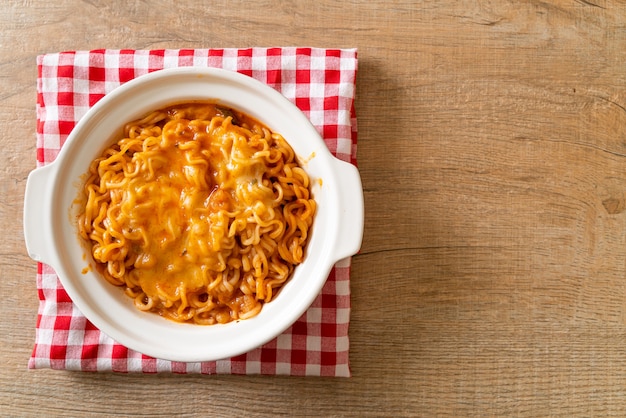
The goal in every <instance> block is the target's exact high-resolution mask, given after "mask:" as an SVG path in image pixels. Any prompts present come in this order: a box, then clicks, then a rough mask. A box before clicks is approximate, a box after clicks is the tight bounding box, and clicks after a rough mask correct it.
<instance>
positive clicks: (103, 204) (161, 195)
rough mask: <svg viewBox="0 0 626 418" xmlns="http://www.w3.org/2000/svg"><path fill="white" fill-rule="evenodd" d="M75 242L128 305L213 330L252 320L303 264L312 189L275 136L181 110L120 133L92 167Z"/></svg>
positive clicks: (232, 116)
mask: <svg viewBox="0 0 626 418" xmlns="http://www.w3.org/2000/svg"><path fill="white" fill-rule="evenodd" d="M84 194H85V201H86V203H85V206H84V212H82V213H81V214H80V215H79V219H78V221H79V222H78V224H79V231H80V234H81V236H82V237H83V238H84V239H85V240H87V242H88V243H89V244H90V247H91V253H92V256H93V259H94V261H95V262H96V266H97V268H98V270H99V271H100V272H101V273H102V275H103V276H104V277H105V278H106V279H107V280H108V281H109V282H110V283H112V284H114V285H117V286H121V287H123V288H124V289H125V292H126V294H127V295H128V296H129V297H131V298H133V299H134V303H135V306H136V307H137V308H139V309H141V310H144V311H151V312H156V313H158V314H159V315H162V316H164V317H166V318H168V319H171V320H174V321H178V322H191V323H196V324H203V325H210V324H215V323H227V322H230V321H234V320H239V319H246V318H250V317H253V316H255V315H257V314H258V313H259V312H260V310H261V308H262V306H263V304H264V303H267V302H270V301H271V300H272V298H273V297H274V296H275V295H276V293H277V291H278V290H279V289H280V288H281V286H282V285H283V284H284V283H285V282H286V281H287V280H288V278H289V277H290V275H291V274H292V272H293V269H294V267H295V266H296V265H298V264H299V263H301V262H302V261H303V258H304V256H305V247H306V243H307V240H308V237H309V230H310V227H311V225H312V222H313V218H314V214H315V209H316V206H315V201H314V200H313V199H312V197H311V192H310V181H309V177H308V175H307V174H306V172H305V171H304V170H303V169H302V167H301V166H300V165H299V164H298V162H297V161H296V158H295V155H294V151H293V150H292V148H291V147H290V146H289V144H288V143H287V142H286V141H285V139H284V138H283V137H282V136H281V135H280V134H278V133H274V132H271V131H270V130H269V129H268V128H267V127H265V126H263V125H262V124H260V123H259V122H257V121H256V120H254V119H252V118H249V117H247V116H246V115H244V114H241V113H239V112H237V111H235V110H232V109H226V108H223V107H220V106H218V105H215V104H211V103H186V104H181V105H175V106H171V107H168V108H165V109H160V110H157V111H155V112H152V113H150V114H148V115H147V116H146V117H144V118H143V119H141V120H138V121H134V122H132V123H129V124H128V125H126V127H125V128H124V135H123V137H122V138H121V139H119V140H117V142H115V143H114V144H113V145H111V146H110V147H108V148H107V149H106V150H104V152H103V153H102V154H101V156H100V157H98V158H96V159H95V160H94V161H93V162H92V164H91V166H90V168H89V173H88V178H87V180H86V183H85V187H84Z"/></svg>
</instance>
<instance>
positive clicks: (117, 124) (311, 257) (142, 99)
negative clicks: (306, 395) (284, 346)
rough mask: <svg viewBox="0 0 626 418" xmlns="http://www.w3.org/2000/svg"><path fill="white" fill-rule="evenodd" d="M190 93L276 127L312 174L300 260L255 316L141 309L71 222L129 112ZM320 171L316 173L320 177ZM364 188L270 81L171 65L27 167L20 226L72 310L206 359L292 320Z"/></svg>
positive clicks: (334, 253) (98, 110)
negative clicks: (205, 322)
mask: <svg viewBox="0 0 626 418" xmlns="http://www.w3.org/2000/svg"><path fill="white" fill-rule="evenodd" d="M189 100H217V101H218V102H219V103H221V104H223V105H226V106H230V107H233V108H236V109H238V110H241V111H243V112H244V113H247V114H249V115H251V116H252V117H254V118H256V119H258V120H259V121H261V122H263V123H264V124H266V125H267V126H268V127H269V128H270V129H272V130H273V131H275V132H279V133H281V134H282V135H283V136H284V137H285V139H286V140H287V141H288V142H289V143H290V145H291V146H292V147H293V149H294V151H295V152H296V154H297V155H298V156H300V157H301V158H303V159H304V160H305V163H304V168H305V170H306V171H307V172H308V174H309V176H310V177H311V178H312V180H313V185H314V186H313V190H312V192H313V197H314V198H315V200H316V202H317V213H316V217H315V220H314V223H313V227H312V231H311V236H310V241H309V243H308V247H307V250H306V251H307V254H306V259H305V261H304V262H303V263H302V264H301V265H299V266H298V267H297V268H296V269H295V271H294V274H293V276H292V277H291V279H290V280H289V282H288V283H287V284H286V285H285V286H284V287H283V289H282V290H281V292H280V293H279V295H278V296H277V297H276V299H274V300H273V301H272V302H270V303H268V304H266V305H265V306H264V308H263V309H262V311H261V313H260V314H259V315H257V316H256V317H254V318H251V319H248V320H243V321H238V322H234V323H229V324H224V325H211V326H199V325H191V324H180V323H175V322H173V321H169V320H166V319H163V318H161V317H160V316H158V315H155V314H152V313H145V312H140V311H139V310H137V309H136V308H135V307H134V306H133V301H132V299H130V298H128V297H127V296H125V295H124V293H123V291H122V289H120V288H117V287H115V286H112V285H110V284H109V283H107V282H106V281H105V280H104V279H103V278H102V277H100V276H99V275H98V273H97V272H95V269H93V268H92V269H90V271H89V272H88V273H86V274H84V273H83V270H84V269H85V267H86V266H87V265H88V264H89V263H90V262H91V263H93V260H92V258H91V255H90V254H89V251H88V250H87V249H86V246H85V245H84V243H81V241H80V238H79V236H78V231H77V226H76V222H75V218H76V214H77V213H78V210H77V207H76V205H75V204H74V201H75V199H76V198H77V197H78V196H79V193H80V188H81V187H82V185H81V181H80V179H81V177H82V176H83V175H84V174H85V173H86V172H87V171H88V167H89V164H90V162H91V161H92V160H93V159H94V158H96V157H97V156H98V155H100V153H101V152H102V150H103V149H104V148H105V146H106V145H107V144H109V143H111V142H112V141H113V137H114V136H115V134H117V133H119V132H120V129H121V127H122V126H123V125H124V124H125V123H126V122H129V121H132V120H134V119H137V118H139V117H141V116H142V115H144V114H146V113H147V112H149V111H151V110H154V109H158V108H162V107H165V106H167V105H171V104H173V103H176V102H181V101H189ZM318 179H321V181H318ZM363 218H364V216H363V191H362V186H361V180H360V177H359V173H358V171H357V169H356V168H355V167H354V166H353V165H351V164H349V163H346V162H344V161H341V160H339V159H337V158H335V157H333V156H332V155H331V154H330V152H329V151H328V149H327V147H326V145H325V144H324V142H323V140H322V139H321V137H320V135H319V134H318V132H317V131H316V129H315V128H314V127H313V126H312V125H311V123H310V122H309V120H308V119H307V118H306V116H305V115H304V114H303V113H302V112H301V111H300V110H299V109H298V108H297V107H296V106H295V105H293V104H292V103H291V102H290V101H289V100H287V99H286V98H285V97H284V96H282V95H281V94H279V93H278V92H277V91H275V90H274V89H272V88H270V87H268V86H266V85H265V84H263V83H260V82H258V81H256V80H254V79H252V78H250V77H247V76H244V75H241V74H238V73H235V72H231V71H226V70H220V69H207V68H192V67H187V68H177V69H169V70H161V71H156V72H153V73H150V74H147V75H144V76H141V77H138V78H136V79H135V80H132V81H130V82H128V83H126V84H124V85H123V86H121V87H119V88H117V89H115V90H114V91H112V92H111V93H109V94H108V95H106V96H105V97H104V98H103V99H102V100H100V101H99V102H98V103H97V104H96V105H95V106H93V108H91V109H90V110H89V111H88V112H87V113H86V115H85V116H84V117H83V118H82V119H81V120H80V121H79V123H78V124H77V125H76V127H75V128H74V130H73V131H72V133H71V134H70V136H69V137H68V139H67V141H66V143H65V144H64V146H63V148H62V150H61V152H60V153H59V155H58V157H57V159H56V160H55V161H54V162H53V163H52V164H49V165H48V166H45V167H42V168H38V169H35V170H33V171H32V172H31V173H30V175H29V177H28V181H27V184H26V192H25V199H24V235H25V241H26V246H27V249H28V253H29V255H30V256H31V257H32V258H33V259H34V260H37V261H41V262H43V263H46V264H48V265H50V266H51V267H52V268H53V269H54V270H55V271H56V273H57V274H58V276H59V279H60V280H61V283H62V284H63V287H64V288H65V290H66V291H67V293H68V294H69V296H70V297H71V298H72V301H73V302H74V303H75V304H76V306H77V307H78V308H79V309H80V311H81V312H82V313H83V314H84V315H85V316H86V317H87V318H88V319H89V320H90V321H91V322H92V323H93V324H94V325H95V326H97V327H98V328H99V329H100V330H101V331H103V332H104V333H106V334H107V335H109V336H110V337H112V338H113V339H115V340H116V341H118V342H119V343H121V344H123V345H125V346H126V347H128V348H131V349H133V350H136V351H138V352H141V353H143V354H146V355H149V356H152V357H156V358H161V359H167V360H174V361H185V362H191V361H209V360H218V359H223V358H228V357H232V356H235V355H238V354H242V353H245V352H247V351H250V350H252V349H254V348H256V347H259V346H261V345H262V344H264V343H266V342H268V341H270V340H271V339H273V338H275V337H276V336H278V335H279V334H280V333H282V332H283V331H284V330H285V329H287V328H288V327H289V326H290V325H291V324H293V323H294V322H295V321H296V320H297V319H298V318H299V317H300V316H301V315H302V314H303V313H304V312H305V311H306V309H307V308H308V307H309V306H310V305H311V303H312V302H313V301H314V299H315V297H316V296H317V295H318V294H319V293H320V291H321V289H322V286H323V285H324V283H325V281H326V278H327V276H328V274H329V272H330V270H331V268H332V267H333V265H334V264H335V263H336V262H337V261H339V260H341V259H343V258H345V257H348V256H351V255H353V254H355V253H356V252H357V251H358V249H359V248H360V245H361V239H362V235H363Z"/></svg>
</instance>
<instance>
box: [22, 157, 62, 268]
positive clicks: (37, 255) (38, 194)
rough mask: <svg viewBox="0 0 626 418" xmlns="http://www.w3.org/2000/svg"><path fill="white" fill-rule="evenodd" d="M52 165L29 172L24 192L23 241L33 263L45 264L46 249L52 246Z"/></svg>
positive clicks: (47, 257) (47, 256) (46, 259)
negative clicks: (50, 198)
mask: <svg viewBox="0 0 626 418" xmlns="http://www.w3.org/2000/svg"><path fill="white" fill-rule="evenodd" d="M53 168H54V167H53V165H52V164H51V165H47V166H45V167H40V168H37V169H35V170H33V171H31V172H30V174H29V175H28V179H27V180H26V191H25V192H24V220H23V222H24V240H25V241H26V250H27V251H28V255H29V256H30V258H32V259H33V260H35V261H40V262H43V263H47V262H48V261H49V260H48V259H49V258H50V257H49V254H48V248H49V247H51V246H53V245H54V244H53V242H52V235H51V231H50V228H51V222H50V221H51V219H50V200H49V197H50V193H51V190H50V189H51V188H52V180H53V177H54V176H53Z"/></svg>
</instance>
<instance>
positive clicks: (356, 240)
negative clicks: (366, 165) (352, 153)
mask: <svg viewBox="0 0 626 418" xmlns="http://www.w3.org/2000/svg"><path fill="white" fill-rule="evenodd" d="M335 170H336V178H337V179H338V181H339V182H340V186H339V190H342V191H345V192H344V193H343V194H340V195H339V203H340V205H339V208H340V209H339V210H340V211H341V212H340V214H339V233H338V234H337V236H338V237H337V243H336V247H335V251H334V254H335V255H336V256H337V261H339V260H341V259H344V258H346V257H350V256H352V255H354V254H356V253H357V252H358V251H359V249H360V248H361V242H362V241H363V227H364V218H365V214H364V204H363V186H362V184H361V176H360V174H359V170H358V169H357V168H356V167H355V166H354V165H352V164H350V163H348V162H345V161H342V160H339V159H335Z"/></svg>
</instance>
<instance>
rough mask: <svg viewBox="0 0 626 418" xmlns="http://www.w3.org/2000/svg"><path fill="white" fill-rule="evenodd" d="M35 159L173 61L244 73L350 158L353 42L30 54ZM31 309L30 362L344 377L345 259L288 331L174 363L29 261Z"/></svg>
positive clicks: (51, 153) (52, 154)
mask: <svg viewBox="0 0 626 418" xmlns="http://www.w3.org/2000/svg"><path fill="white" fill-rule="evenodd" d="M37 66H38V77H37V165H38V166H43V165H46V164H49V163H50V162H52V161H53V160H54V159H55V158H56V156H57V154H58V152H59V150H60V148H61V147H62V146H63V143H64V141H65V139H66V138H67V136H68V134H69V133H70V131H71V130H72V128H73V127H74V126H75V124H76V122H77V121H78V120H79V119H80V118H81V117H82V116H83V115H84V114H85V112H86V111H87V110H88V109H89V107H90V106H93V105H94V104H95V103H96V102H97V101H98V100H99V99H101V98H102V97H103V96H104V95H106V94H107V93H109V92H110V91H112V90H113V89H114V88H116V87H117V86H119V85H121V84H123V83H124V82H126V81H129V80H131V79H133V78H135V77H137V76H140V75H142V74H146V73H148V72H151V71H156V70H160V69H163V68H170V67H180V66H202V67H219V68H224V69H228V70H232V71H237V72H240V73H243V74H247V75H249V76H251V77H254V78H255V79H257V80H260V81H262V82H264V83H266V84H268V85H270V86H271V87H273V88H275V89H276V90H278V91H280V92H281V93H282V94H283V95H285V96H286V97H287V98H288V99H290V100H291V101H292V102H293V103H295V104H296V105H297V106H298V107H299V108H300V109H301V110H302V111H303V112H304V113H305V114H306V115H307V116H308V117H309V119H310V120H311V122H312V123H313V125H315V127H316V128H317V129H318V131H319V132H320V133H321V134H322V136H323V138H324V140H325V142H326V144H327V146H328V148H329V149H330V151H331V152H332V153H333V154H334V155H336V156H337V157H338V158H340V159H343V160H345V161H349V162H351V163H353V164H356V143H357V129H356V115H355V112H354V94H355V82H356V70H357V52H356V50H354V49H322V48H247V49H236V48H226V49H165V50H94V51H72V52H62V53H53V54H45V55H41V56H39V57H38V58H37ZM37 290H38V293H39V300H40V305H39V312H38V318H37V328H36V337H35V347H34V350H33V354H32V357H31V358H30V361H29V363H28V366H29V368H32V369H34V368H52V369H64V370H80V371H113V372H143V373H159V372H173V373H202V374H216V373H222V374H229V373H230V374H267V375H273V374H281V375H309V376H344V377H347V376H350V368H349V363H348V361H349V358H348V344H349V342H348V325H349V321H350V260H344V261H342V262H340V263H338V264H337V265H336V266H335V267H334V268H333V270H332V271H331V273H330V276H329V278H328V281H327V282H326V285H325V286H324V288H323V290H322V292H321V294H320V295H319V296H318V297H317V299H316V300H315V302H314V303H313V305H312V306H311V308H310V309H309V310H308V311H307V312H306V313H305V314H304V315H303V316H302V317H301V318H300V319H299V320H298V321H297V322H296V323H295V324H294V325H293V326H291V327H290V328H289V329H288V330H286V331H285V332H284V333H283V334H282V335H280V336H278V337H277V338H276V339H274V340H272V341H270V342H269V343H267V344H266V345H264V346H262V347H260V348H257V349H255V350H253V351H250V352H248V353H246V354H243V355H240V356H237V357H234V358H230V359H225V360H219V361H212V362H201V363H182V362H172V361H166V360H160V359H154V358H151V357H147V356H145V355H143V354H141V353H137V352H134V351H132V350H129V349H128V348H126V347H124V346H122V345H120V344H118V343H116V342H115V341H113V340H112V339H111V338H110V337H108V336H107V335H105V334H104V333H102V332H100V331H99V330H98V329H97V328H95V327H94V326H93V325H92V324H91V323H90V322H89V321H87V320H86V319H85V317H84V316H83V315H82V314H81V313H80V312H79V311H78V310H77V308H76V307H75V306H74V304H73V303H72V301H71V300H70V298H69V297H68V295H67V293H66V292H65V290H64V289H63V287H62V286H61V283H60V282H59V280H58V277H57V275H56V274H55V272H54V271H53V270H52V269H51V268H50V267H49V266H47V265H44V264H41V263H40V264H38V269H37Z"/></svg>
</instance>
